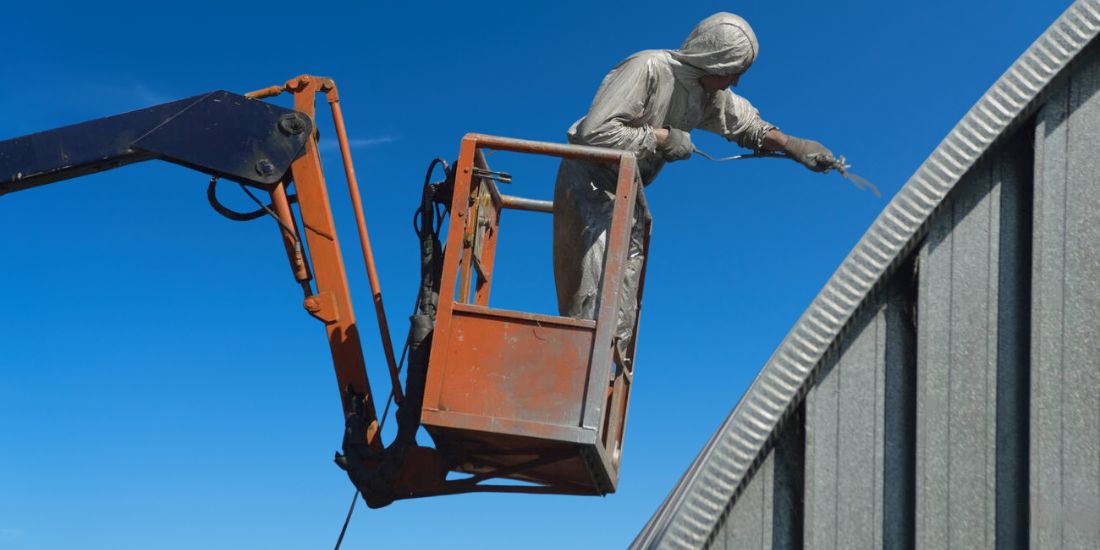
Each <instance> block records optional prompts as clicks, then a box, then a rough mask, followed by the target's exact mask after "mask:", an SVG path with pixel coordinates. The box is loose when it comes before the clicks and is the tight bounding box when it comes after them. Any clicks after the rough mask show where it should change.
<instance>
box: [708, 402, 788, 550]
mask: <svg viewBox="0 0 1100 550" xmlns="http://www.w3.org/2000/svg"><path fill="white" fill-rule="evenodd" d="M804 450H805V434H804V432H803V431H802V417H801V416H800V415H796V416H795V418H793V419H792V421H791V422H790V423H788V424H787V425H786V426H785V428H784V430H783V432H782V433H781V434H780V436H779V438H778V441H777V442H776V445H775V447H774V448H773V449H772V450H771V451H770V452H768V456H767V457H766V458H765V459H764V462H763V463H762V464H761V465H760V468H759V470H758V471H757V473H756V475H755V476H753V478H752V480H751V481H749V483H748V485H747V486H746V487H745V491H744V492H743V493H742V494H741V498H740V499H739V500H738V506H737V507H735V508H733V509H732V510H730V513H729V515H727V516H726V518H725V521H723V522H722V523H721V525H719V527H718V530H717V532H716V533H715V536H714V537H713V538H712V541H711V548H712V549H723V550H727V549H728V550H740V549H743V548H747V549H756V548H759V549H761V550H764V549H773V550H796V549H799V548H802V547H803V546H802V500H803V496H802V495H803V487H802V469H803V463H804V458H803V457H804Z"/></svg>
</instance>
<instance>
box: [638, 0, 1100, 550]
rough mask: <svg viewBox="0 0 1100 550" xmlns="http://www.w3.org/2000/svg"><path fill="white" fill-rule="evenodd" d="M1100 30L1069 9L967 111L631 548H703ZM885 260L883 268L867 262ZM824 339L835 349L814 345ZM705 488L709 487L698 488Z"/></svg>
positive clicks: (1086, 0)
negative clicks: (1002, 145) (827, 363)
mask: <svg viewBox="0 0 1100 550" xmlns="http://www.w3.org/2000/svg"><path fill="white" fill-rule="evenodd" d="M1098 32H1100V0H1077V1H1075V2H1074V3H1073V5H1071V6H1070V7H1069V8H1067V9H1066V11H1065V12H1063V13H1062V15H1061V16H1059V17H1058V19H1057V20H1056V21H1055V22H1054V23H1053V24H1051V26H1050V27H1048V28H1047V30H1046V31H1044V32H1043V34H1042V35H1041V36H1039V38H1037V39H1036V40H1035V42H1033V43H1032V44H1031V46H1029V47H1028V49H1027V50H1026V51H1024V53H1023V54H1022V55H1021V56H1020V57H1019V58H1017V60H1016V61H1015V62H1014V63H1013V64H1012V66H1010V67H1009V69H1008V70H1007V71H1005V73H1004V74H1002V75H1001V77H1000V78H999V79H997V81H996V82H994V83H993V85H992V86H990V88H989V90H987V91H986V92H985V94H983V95H982V97H981V99H979V100H978V102H977V103H975V104H974V106H973V107H971V108H970V110H969V111H968V112H967V113H966V115H965V116H964V117H963V118H962V120H960V121H959V122H958V123H957V124H956V125H955V127H954V128H953V129H952V130H951V132H950V133H948V134H947V137H945V138H944V139H943V141H941V142H940V144H939V145H938V146H937V147H936V149H935V150H933V151H932V154H931V155H929V156H928V158H927V159H926V160H925V161H924V162H923V163H922V164H921V166H920V167H919V168H918V169H917V171H916V172H915V173H914V174H913V175H912V176H911V177H910V178H909V180H908V181H907V182H906V183H905V185H904V186H902V188H901V189H900V190H899V191H898V192H897V194H896V195H894V197H893V198H892V199H891V200H890V203H889V204H887V205H886V207H885V208H884V209H883V210H882V212H881V213H879V215H878V217H877V218H875V221H874V222H873V223H872V224H871V227H870V228H869V229H868V230H867V232H866V233H864V235H863V237H861V238H860V240H859V242H858V243H857V244H856V246H855V247H854V248H853V249H852V251H851V252H849V253H848V256H847V257H846V258H845V259H844V261H843V262H842V263H841V264H840V266H839V267H838V268H837V270H836V271H835V272H834V273H833V275H832V276H831V277H830V278H829V281H828V282H827V283H826V284H825V287H824V288H823V289H822V290H821V292H820V293H818V295H817V297H816V298H814V300H813V301H812V302H811V303H810V306H809V307H808V308H807V309H806V310H805V312H803V314H802V316H801V317H800V318H799V320H798V322H796V323H795V325H794V327H792V329H791V331H790V332H789V333H788V334H787V336H786V337H784V339H783V341H782V342H781V343H780V344H779V347H778V348H777V349H776V350H775V352H774V353H773V354H772V356H771V357H770V358H769V359H768V361H767V363H765V365H764V367H763V369H761V371H760V373H759V374H758V375H757V377H756V379H755V380H753V382H752V384H751V385H750V386H749V388H748V390H746V391H745V394H744V395H743V396H742V397H741V399H740V400H739V401H738V403H737V405H736V406H735V407H734V409H733V410H732V411H731V412H730V414H729V415H728V416H727V417H726V419H725V420H724V421H723V422H722V424H721V426H719V428H718V430H717V431H716V432H715V433H714V435H713V436H711V438H710V440H708V441H707V444H706V445H705V446H704V447H703V450H702V451H700V453H699V454H698V455H697V456H696V457H695V459H694V460H693V461H692V463H691V465H690V466H689V467H688V469H687V471H686V472H685V473H684V475H683V476H682V477H681V478H680V480H679V481H678V482H677V484H676V486H675V487H674V488H673V490H672V491H671V492H670V493H669V495H668V496H667V497H666V498H665V500H664V501H663V502H662V503H661V506H660V507H659V508H658V509H657V511H656V512H655V513H654V515H653V517H651V518H650V520H649V521H648V522H647V523H646V525H645V526H644V527H643V528H642V530H641V532H639V533H638V535H637V537H636V538H635V539H634V541H633V543H632V544H631V545H630V548H631V549H651V548H698V547H702V546H704V545H705V544H706V543H707V542H708V541H709V539H710V537H711V535H712V534H713V533H714V532H715V528H716V526H717V524H718V522H719V520H720V519H721V518H722V517H723V515H724V514H726V513H727V512H728V511H729V509H730V507H731V506H732V504H733V502H735V500H736V497H737V496H738V495H739V494H740V493H741V491H742V490H743V489H744V487H745V486H746V484H747V483H748V481H749V480H750V479H751V478H752V475H753V474H754V473H755V471H756V469H757V467H758V466H759V464H760V463H761V462H762V461H763V459H764V457H765V456H766V453H767V451H768V450H769V449H770V448H771V444H772V442H773V440H774V437H775V434H776V432H777V431H778V429H779V427H780V426H781V425H782V424H783V422H784V421H785V420H786V419H787V418H788V417H789V416H790V414H791V413H792V412H793V411H794V409H795V408H796V407H797V406H798V405H799V404H800V403H801V402H802V398H803V397H804V396H805V395H806V392H807V391H808V390H809V387H810V385H811V383H812V378H813V374H814V373H815V372H816V371H817V369H818V368H819V367H820V365H821V364H822V362H823V360H824V359H825V358H826V356H827V354H828V352H829V350H831V349H833V348H834V347H835V345H836V342H837V341H838V340H839V337H840V336H842V335H843V333H844V331H845V329H846V328H847V327H848V325H849V323H850V321H851V320H852V319H853V318H854V317H855V315H856V313H857V312H858V311H859V310H860V308H861V307H862V306H863V305H864V303H866V302H867V301H868V298H870V297H871V296H872V295H873V293H874V291H876V290H877V288H878V287H879V286H880V283H881V282H882V281H884V280H885V279H886V278H887V277H888V276H889V275H891V274H892V273H893V272H894V270H895V269H896V268H897V266H898V264H899V263H900V262H901V260H902V259H904V258H905V257H906V255H907V254H908V253H909V252H910V251H911V249H912V248H913V246H915V244H916V242H917V241H918V240H919V239H920V237H921V236H922V235H923V234H924V231H925V230H926V229H927V226H928V223H929V221H930V220H931V218H932V216H933V214H934V213H935V211H936V210H937V208H938V207H939V206H940V204H941V203H942V202H943V200H944V198H945V197H946V196H947V194H948V192H949V191H951V189H953V188H954V187H955V185H956V184H957V183H958V182H959V180H960V179H961V178H962V176H963V175H965V174H966V173H967V172H968V171H969V170H970V168H971V167H972V166H973V165H974V163H975V162H977V160H978V158H979V157H981V156H982V155H983V154H984V153H985V152H986V151H987V150H988V149H989V148H990V146H991V145H992V144H993V143H994V142H995V141H996V140H997V139H998V138H999V137H1001V136H1002V135H1004V133H1005V132H1006V130H1008V129H1009V128H1010V127H1011V126H1013V125H1014V124H1016V123H1019V122H1020V121H1021V120H1022V119H1023V118H1025V116H1026V115H1028V114H1030V112H1031V111H1032V110H1033V108H1035V107H1037V106H1038V104H1039V100H1040V99H1041V96H1042V94H1043V92H1044V91H1045V90H1046V89H1047V88H1048V86H1049V85H1050V83H1051V82H1052V81H1053V80H1054V78H1055V77H1057V76H1058V75H1059V74H1060V73H1061V72H1062V70H1063V69H1064V68H1065V67H1066V65H1067V64H1069V63H1070V62H1071V61H1072V60H1073V59H1074V58H1076V57H1077V55H1078V54H1080V53H1081V52H1082V51H1083V50H1084V49H1085V47H1086V46H1087V45H1088V44H1089V43H1090V42H1091V41H1092V40H1093V38H1095V37H1096V35H1097V33H1098ZM899 237H901V238H899ZM882 258H888V260H886V261H878V260H873V259H882ZM853 291H854V293H855V295H854V296H853ZM822 339H823V340H824V341H828V342H831V344H830V345H827V346H820V345H816V343H815V340H817V341H820V340H822ZM793 380H797V381H798V383H797V384H792V381H793ZM764 394H767V396H770V398H769V400H771V401H774V400H775V398H776V397H777V396H782V400H783V402H784V403H785V406H784V407H782V410H781V412H780V413H779V414H775V413H774V412H773V409H772V408H771V407H760V406H758V404H757V403H758V401H759V400H760V399H762V398H764V397H763V396H764ZM718 480H720V481H721V483H716V481H718ZM701 483H702V484H705V486H707V487H709V488H708V489H707V490H702V488H703V487H701V486H700V484H701Z"/></svg>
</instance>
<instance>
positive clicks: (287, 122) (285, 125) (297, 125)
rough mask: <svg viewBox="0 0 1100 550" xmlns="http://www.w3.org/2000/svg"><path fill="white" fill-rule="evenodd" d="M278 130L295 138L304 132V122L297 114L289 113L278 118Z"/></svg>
mask: <svg viewBox="0 0 1100 550" xmlns="http://www.w3.org/2000/svg"><path fill="white" fill-rule="evenodd" d="M279 129H280V130H282V131H283V132H285V133H287V134H290V135H292V136H296V135H298V134H301V133H302V132H305V131H306V121H305V119H303V118H302V115H299V114H298V113H289V114H285V115H283V116H282V117H281V118H279Z"/></svg>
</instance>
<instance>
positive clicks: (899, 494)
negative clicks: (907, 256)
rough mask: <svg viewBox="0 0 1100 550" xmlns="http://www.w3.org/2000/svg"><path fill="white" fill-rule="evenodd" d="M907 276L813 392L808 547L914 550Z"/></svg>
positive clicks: (856, 330) (809, 401)
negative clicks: (905, 549) (902, 549)
mask: <svg viewBox="0 0 1100 550" xmlns="http://www.w3.org/2000/svg"><path fill="white" fill-rule="evenodd" d="M907 277H908V273H906V270H904V269H903V270H899V276H898V277H897V281H896V282H895V284H892V285H891V288H890V289H889V290H888V292H886V293H884V294H883V295H882V297H881V298H880V300H881V303H876V304H874V305H873V306H872V307H870V308H868V310H866V312H865V313H864V314H863V316H862V317H863V322H862V324H860V325H857V326H855V327H853V329H852V331H851V332H850V333H849V335H848V336H846V337H845V339H844V341H843V342H842V343H841V345H840V351H839V353H838V355H837V356H836V358H835V359H833V360H830V361H828V362H827V363H826V365H825V366H824V367H823V368H822V370H821V371H820V373H819V374H818V377H817V382H816V384H815V385H814V387H813V388H812V389H811V390H810V393H809V395H807V398H806V455H805V456H806V458H805V461H806V462H805V480H804V482H805V523H804V529H805V534H804V540H805V548H808V549H818V548H872V547H875V548H881V547H886V548H906V547H908V546H909V545H910V541H911V540H912V521H911V519H910V518H911V515H912V504H911V500H912V494H913V493H912V491H913V489H912V464H913V462H912V458H911V455H912V452H913V441H912V439H913V436H912V434H913V426H912V423H913V416H914V414H913V412H912V410H911V409H912V407H913V397H912V394H913V391H912V388H913V384H912V377H911V375H912V372H913V367H914V365H913V358H914V352H913V343H912V339H913V338H912V332H913V327H912V310H911V305H910V304H909V303H908V301H909V300H910V299H911V296H910V295H909V294H910V293H909V292H907V291H908V288H907V284H908V279H907ZM907 370H908V371H909V372H906V371H907Z"/></svg>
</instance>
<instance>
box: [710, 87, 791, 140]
mask: <svg viewBox="0 0 1100 550" xmlns="http://www.w3.org/2000/svg"><path fill="white" fill-rule="evenodd" d="M699 129H700V130H706V131H708V132H713V133H715V134H718V135H720V136H722V137H724V138H726V139H728V140H730V141H735V142H737V144H738V145H740V146H742V147H745V148H747V149H761V148H763V146H764V135H765V134H767V133H768V131H769V130H772V129H775V125H773V124H769V123H768V122H765V121H764V120H763V119H761V118H760V113H759V112H757V110H756V107H753V106H752V104H751V103H749V100H747V99H745V98H743V97H741V96H739V95H737V94H734V93H733V92H731V91H729V90H720V91H718V92H717V93H715V94H714V98H713V100H712V101H711V102H710V104H709V105H707V109H706V111H705V112H704V114H703V122H701V123H700V124H699Z"/></svg>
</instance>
